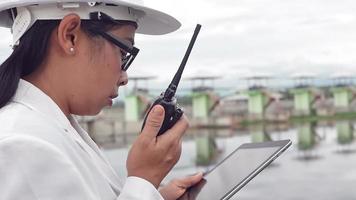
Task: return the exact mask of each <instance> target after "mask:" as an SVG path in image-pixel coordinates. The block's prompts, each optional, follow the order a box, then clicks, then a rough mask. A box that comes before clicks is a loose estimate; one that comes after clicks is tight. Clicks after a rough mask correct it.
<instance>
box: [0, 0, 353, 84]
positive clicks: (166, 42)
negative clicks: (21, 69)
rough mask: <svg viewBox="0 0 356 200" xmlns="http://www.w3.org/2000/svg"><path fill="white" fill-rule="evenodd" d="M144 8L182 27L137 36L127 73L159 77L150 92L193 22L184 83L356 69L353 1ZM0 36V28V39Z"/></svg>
mask: <svg viewBox="0 0 356 200" xmlns="http://www.w3.org/2000/svg"><path fill="white" fill-rule="evenodd" d="M145 3H146V5H148V6H150V7H152V8H155V9H157V10H161V11H165V12H168V13H170V14H172V15H173V16H175V17H176V18H178V19H179V20H180V21H181V22H182V27H181V29H180V30H178V31H176V32H174V33H171V34H167V35H164V36H145V35H137V36H136V44H137V47H138V48H140V49H141V51H140V53H139V55H138V57H137V58H136V60H135V62H134V63H133V66H132V67H131V68H130V70H129V72H128V73H129V75H147V76H151V75H154V76H157V79H156V80H155V81H153V82H152V83H150V86H152V87H162V85H166V84H167V83H168V82H169V81H170V79H171V77H172V76H173V75H174V73H175V72H176V70H177V68H178V66H179V64H180V62H181V60H182V58H183V55H184V53H185V50H186V48H187V46H188V43H189V40H190V38H191V36H192V34H193V30H194V27H195V25H196V24H197V23H201V24H202V25H203V27H202V30H201V32H200V35H199V37H198V39H197V42H196V44H195V47H194V48H193V51H192V54H191V56H190V59H189V61H188V63H187V67H186V70H185V72H184V75H183V76H184V77H191V76H195V75H217V76H222V77H223V78H222V79H221V80H219V81H217V84H218V83H219V84H230V85H232V86H235V85H236V81H237V79H238V78H239V77H240V76H242V75H243V74H251V73H267V72H268V73H270V74H273V75H274V76H275V77H288V76H289V75H291V74H294V73H296V72H312V73H315V74H317V75H319V76H320V77H328V76H330V75H332V74H334V73H336V72H338V71H356V70H355V69H356V66H355V65H356V26H355V24H356V13H355V10H356V2H355V1H353V0H338V1H335V0H298V1H295V0H195V1H191V0H180V1H164V0H149V1H146V2H145ZM3 33H4V32H3V30H1V29H0V34H1V35H2V36H3V35H4V34H3ZM6 34H7V35H6V36H5V37H2V38H1V39H0V52H3V50H2V49H3V48H4V49H6V48H7V47H8V44H9V41H11V37H10V36H9V34H8V33H6ZM5 54H6V53H5ZM5 54H4V55H5ZM2 56H3V53H1V54H0V58H1V57H2ZM188 85H189V84H188Z"/></svg>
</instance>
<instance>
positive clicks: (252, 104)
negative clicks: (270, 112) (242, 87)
mask: <svg viewBox="0 0 356 200" xmlns="http://www.w3.org/2000/svg"><path fill="white" fill-rule="evenodd" d="M247 94H248V112H249V114H250V115H251V116H252V117H254V118H256V119H263V117H264V113H265V110H266V105H267V103H268V97H267V96H266V95H265V92H264V91H263V90H262V89H261V90H259V89H254V90H249V91H247Z"/></svg>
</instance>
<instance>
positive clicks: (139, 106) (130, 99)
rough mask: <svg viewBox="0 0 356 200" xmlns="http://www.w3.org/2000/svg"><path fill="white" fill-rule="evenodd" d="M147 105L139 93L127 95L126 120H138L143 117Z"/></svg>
mask: <svg viewBox="0 0 356 200" xmlns="http://www.w3.org/2000/svg"><path fill="white" fill-rule="evenodd" d="M146 107H147V105H145V103H144V102H142V100H141V98H140V97H139V96H138V95H128V96H126V97H125V120H126V121H127V122H137V121H139V120H141V119H142V113H143V112H144V110H145V109H146Z"/></svg>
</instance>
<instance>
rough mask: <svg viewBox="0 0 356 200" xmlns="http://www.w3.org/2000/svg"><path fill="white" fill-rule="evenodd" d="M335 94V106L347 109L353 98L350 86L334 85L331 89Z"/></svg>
mask: <svg viewBox="0 0 356 200" xmlns="http://www.w3.org/2000/svg"><path fill="white" fill-rule="evenodd" d="M331 92H332V93H333V96H334V106H335V108H336V109H342V110H347V109H348V108H349V105H350V101H351V99H352V93H351V90H350V88H348V87H346V86H345V87H334V88H332V89H331Z"/></svg>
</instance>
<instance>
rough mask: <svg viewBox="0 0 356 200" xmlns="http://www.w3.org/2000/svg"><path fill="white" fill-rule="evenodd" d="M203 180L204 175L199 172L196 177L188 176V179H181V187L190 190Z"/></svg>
mask: <svg viewBox="0 0 356 200" xmlns="http://www.w3.org/2000/svg"><path fill="white" fill-rule="evenodd" d="M202 178H203V173H202V172H199V173H197V174H195V175H192V176H188V177H186V178H183V179H181V180H180V181H179V182H180V186H181V187H183V188H189V187H190V186H193V185H195V184H197V183H198V182H199V181H200V180H201V179H202Z"/></svg>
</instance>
